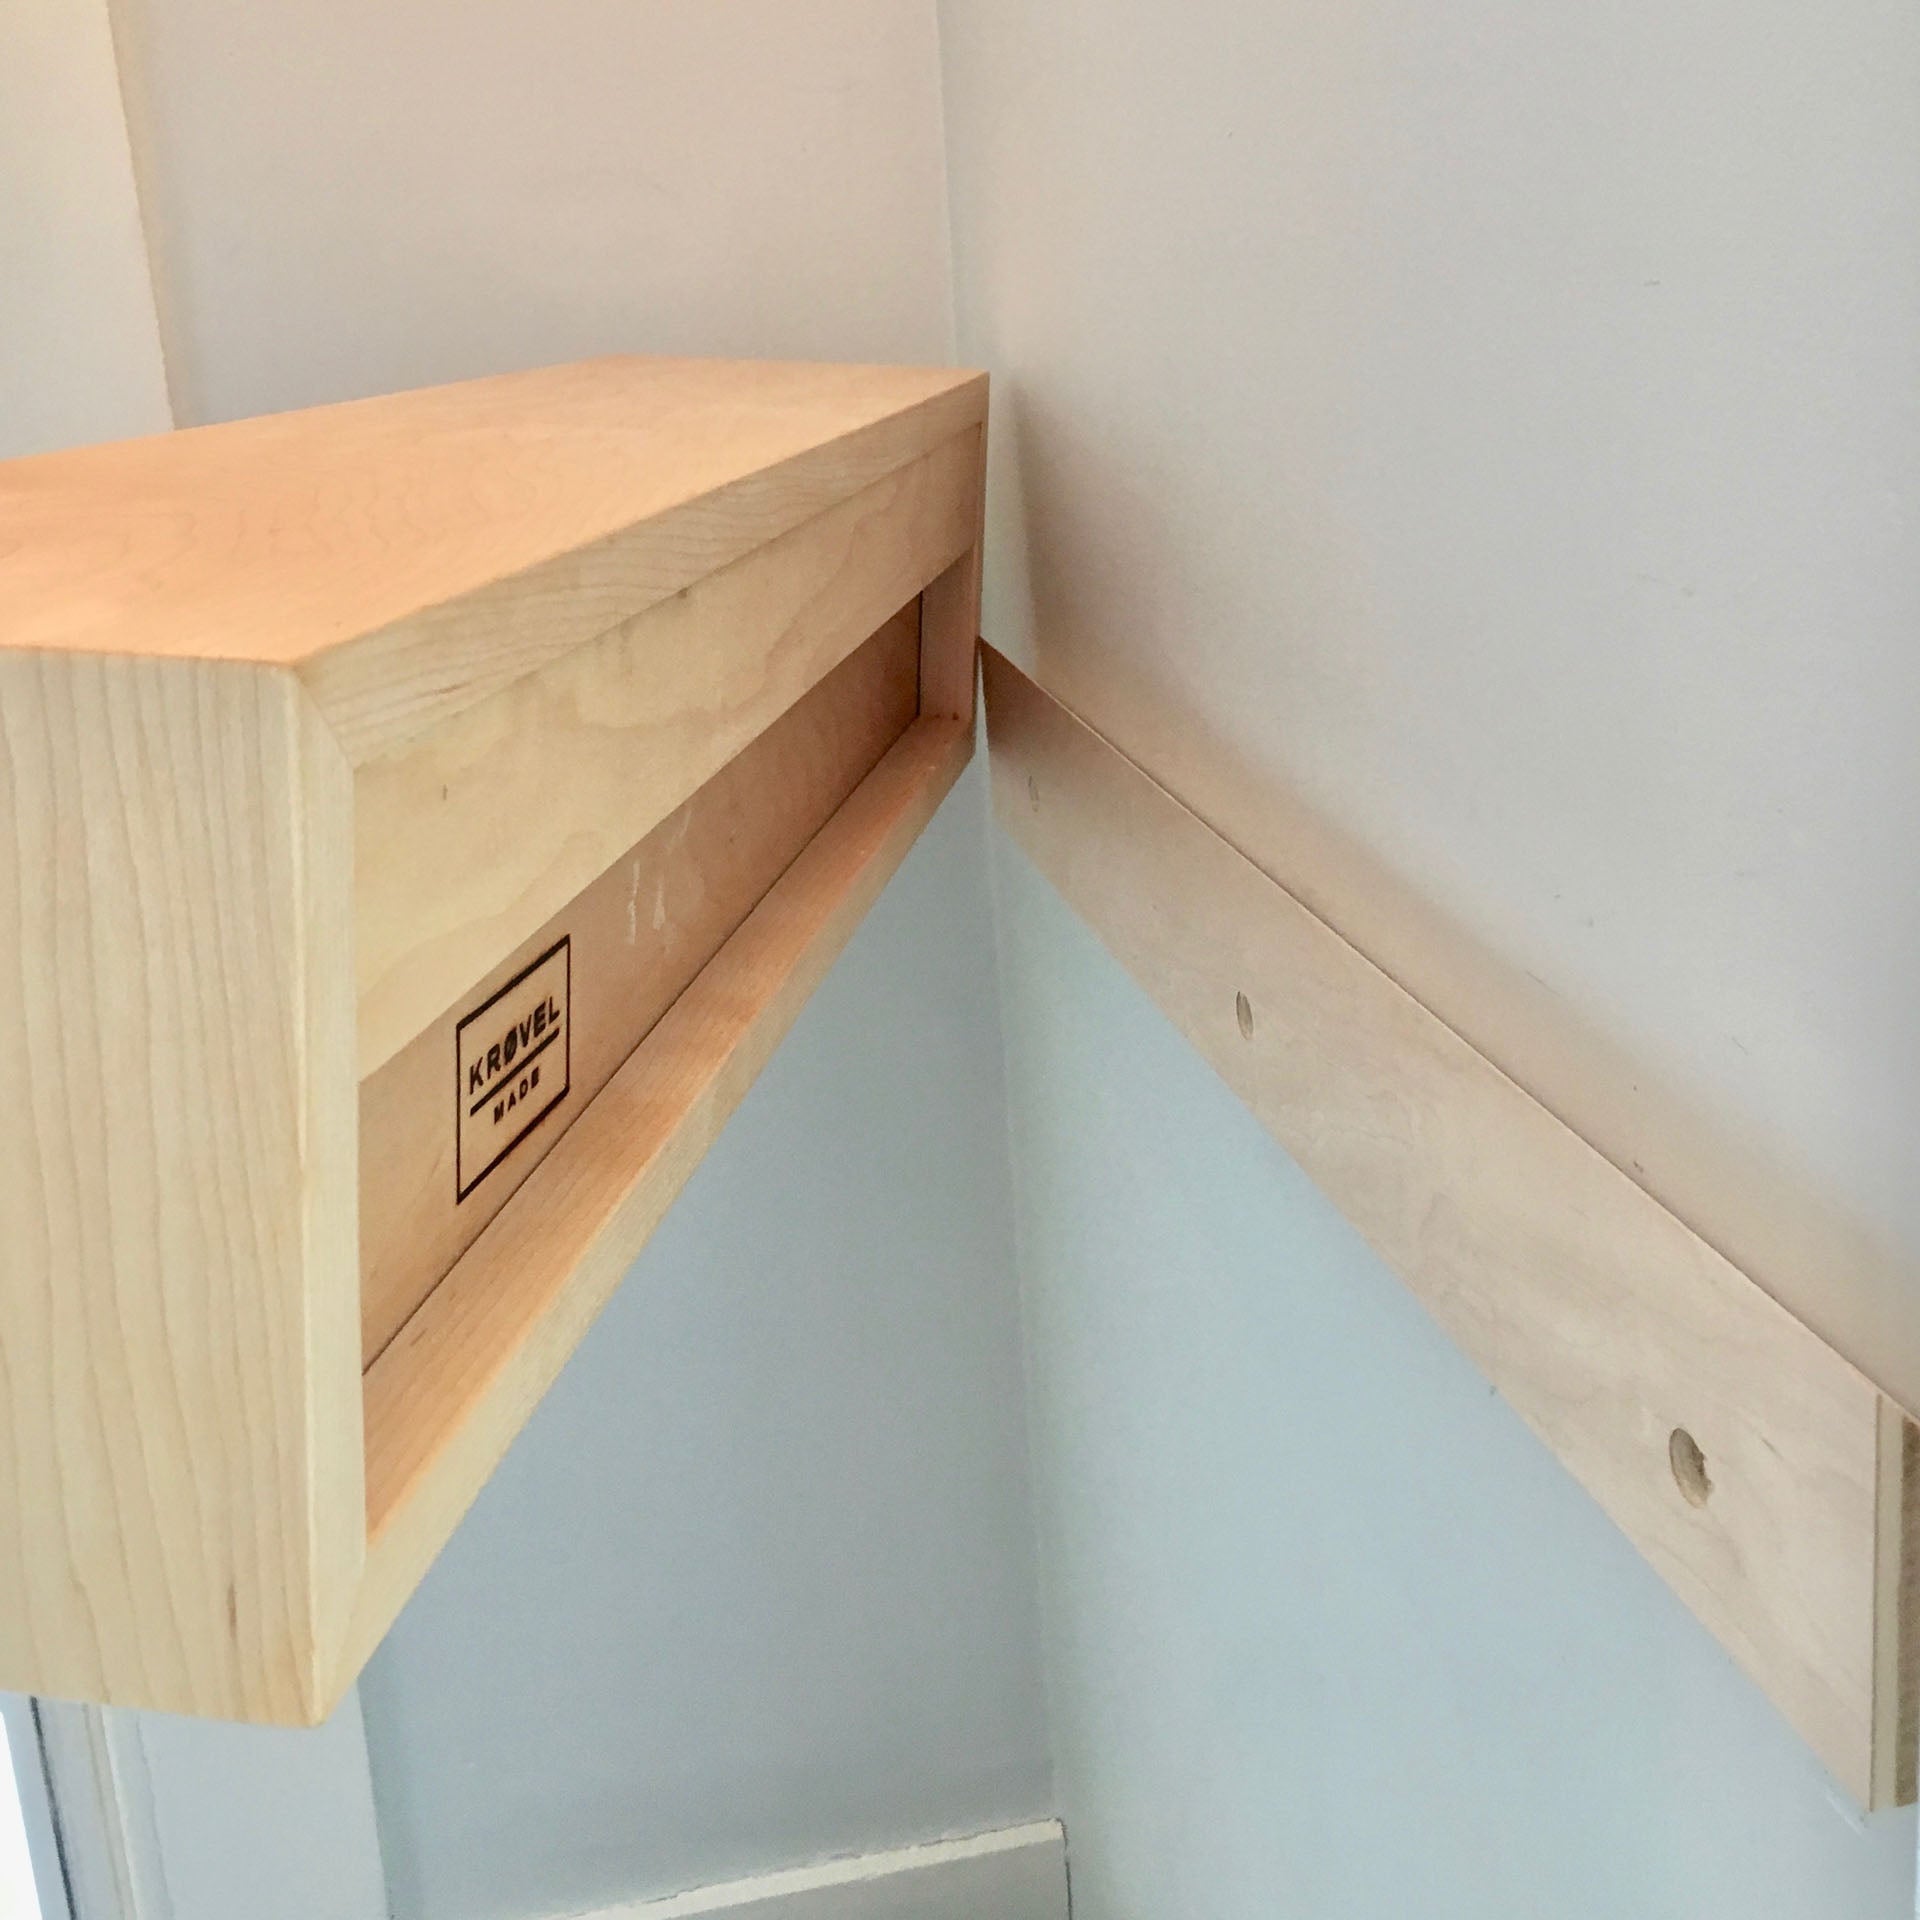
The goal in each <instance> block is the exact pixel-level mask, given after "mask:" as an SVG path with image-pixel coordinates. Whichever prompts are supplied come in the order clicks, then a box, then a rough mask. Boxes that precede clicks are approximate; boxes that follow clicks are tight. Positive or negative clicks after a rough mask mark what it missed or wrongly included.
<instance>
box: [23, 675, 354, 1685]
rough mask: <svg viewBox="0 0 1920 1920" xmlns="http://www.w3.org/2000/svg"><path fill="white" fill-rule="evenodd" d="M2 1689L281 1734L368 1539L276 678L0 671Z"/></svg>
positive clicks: (338, 1121)
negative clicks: (7, 1049)
mask: <svg viewBox="0 0 1920 1920" xmlns="http://www.w3.org/2000/svg"><path fill="white" fill-rule="evenodd" d="M0 794H3V795H4V807H3V808H0V996H4V999H5V1003H6V1004H7V1005H8V1006H9V1007H10V1008H12V1009H14V1010H15V1017H16V1027H15V1032H16V1036H17V1045H16V1049H15V1053H14V1057H13V1061H12V1066H11V1071H10V1073H9V1076H8V1081H9V1087H10V1094H9V1098H10V1101H11V1103H12V1108H11V1119H10V1123H9V1124H8V1125H7V1126H6V1128H5V1129H4V1130H0V1218H3V1219H4V1220H5V1223H6V1232H5V1236H4V1246H3V1247H0V1329H3V1332H0V1686H6V1687H12V1688H19V1689H22V1690H29V1689H30V1690H32V1691H34V1692H38V1693H51V1694H56V1695H76V1696H82V1697H85V1698H89V1699H94V1700H104V1701H109V1702H112V1703H114V1704H116V1705H123V1706H139V1707H158V1708H164V1709H167V1710H170V1711H176V1712H192V1713H208V1714H216V1715H222V1716H227V1717H234V1718H240V1717H245V1718H250V1719H260V1720H282V1721H299V1720H303V1719H307V1718H310V1717H312V1716H313V1714H314V1713H315V1712H317V1711H318V1709H319V1706H320V1703H321V1699H322V1696H323V1693H324V1692H325V1689H326V1686H327V1684H328V1682H329V1681H330V1678H331V1675H330V1673H329V1672H327V1671H326V1670H325V1669H326V1666H327V1662H326V1660H325V1658H324V1656H323V1654H322V1652H321V1649H322V1648H328V1649H330V1648H331V1647H332V1646H333V1645H334V1644H336V1643H337V1642H338V1640H339V1638H340V1635H341V1632H342V1630H343V1628H344V1625H345V1620H346V1614H347V1609H348V1606H349V1604H350V1601H351V1598H352V1594H353V1590H354V1585H355V1582H356V1579H357V1576H358V1572H359V1568H360V1565H361V1561H362V1557H363V1553H364V1517H363V1516H364V1494H363V1479H362V1469H361V1441H360V1434H359V1432H358V1430H357V1429H358V1421H357V1419H356V1410H357V1408H358V1406H359V1403H360V1388H359V1382H358V1377H357V1376H358V1357H359V1329H358V1325H357V1318H358V1316H357V1312H356V1302H355V1298H354V1290H353V1287H352V1272H353V1260H354V1254H355V1230H354V1186H355V1168H354V1165H353V1156H352V1151H351V1140H352V1124H353V1120H352V1103H353V1098H354V1083H353V1073H352V1064H351V1053H350V1051H343V1050H345V1049H350V1047H351V1044H352V1034H353V1007H352V994H351V987H350V982H349V980H348V978H347V977H346V975H345V974H344V972H343V970H342V968H341V967H340V965H339V963H338V954H337V951H336V943H337V940H338V932H339V929H340V928H341V927H343V926H344V925H345V924H346V920H345V914H346V909H347V871H348V870H347V861H348V844H347V818H348V811H347V810H348V770H347V767H346V763H345V761H344V760H343V759H342V758H341V756H340V754H339V752H338V750H337V749H336V748H335V747H334V745H333V742H332V741H331V740H330V739H329V738H327V736H326V733H325V730H324V728H323V727H322V726H321V725H320V724H319V722H318V720H317V718H316V716H315V715H314V714H313V712H312V709H311V707H310V704H309V703H308V702H307V700H306V698H305V696H304V695H303V694H302V693H301V691H300V688H299V686H298V684H297V682H295V681H294V680H293V679H292V678H291V677H290V676H289V675H286V674H284V673H275V672H269V671H263V670H260V669H256V668H250V667H243V666H224V665H214V666H201V667H190V668H189V667H182V666H178V665H175V664H171V663H169V664H167V665H164V666H163V665H156V664H154V663H146V662H139V661H101V660H91V659H87V658H84V657H80V656H67V657H61V656H57V655H54V656H34V655H30V654H21V653H7V654H5V655H0Z"/></svg>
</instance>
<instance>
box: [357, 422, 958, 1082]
mask: <svg viewBox="0 0 1920 1920" xmlns="http://www.w3.org/2000/svg"><path fill="white" fill-rule="evenodd" d="M979 493H980V471H979V463H978V436H977V435H976V434H972V433H969V434H966V435H962V436H960V437H959V438H957V439H954V440H950V441H948V442H946V443H944V444H943V445H942V446H940V447H937V448H936V449H935V450H934V451H933V452H932V453H930V454H929V455H927V456H926V457H925V458H923V459H921V460H918V461H915V462H914V463H913V464H912V465H910V466H907V467H903V468H901V469H899V470H898V471H896V472H895V473H893V474H890V475H889V476H887V478H885V479H884V480H881V481H879V482H877V483H876V484H875V485H873V486H871V487H868V488H865V489H864V490H862V491H861V492H859V493H858V494H855V495H854V496H853V497H851V498H850V499H847V500H845V501H843V502H841V503H840V504H838V505H837V506H835V507H833V508H831V509H829V510H828V511H827V512H826V513H824V514H821V515H818V516H816V517H815V518H814V519H812V520H810V521H808V522H806V523H805V524H804V525H802V526H800V527H797V528H795V529H793V530H792V531H791V532H789V533H787V534H785V535H782V536H781V537H780V538H778V539H776V540H774V541H771V542H770V543H768V544H767V545H766V546H764V547H761V548H759V549H757V550H756V551H755V552H753V553H752V554H750V555H748V556H747V557H745V558H743V559H741V560H739V561H737V562H735V563H734V564H733V565H732V566H729V567H726V568H723V569H722V570H721V571H719V572H718V573H715V574H713V575H710V576H709V577H708V578H706V579H704V580H701V581H700V582H698V583H697V584H696V585H694V586H692V587H690V588H688V589H687V590H686V591H685V592H683V593H681V594H677V595H675V596H674V597H673V598H672V599H670V600H668V601H666V602H664V603H662V604H660V605H657V606H655V607H653V608H652V609H650V610H649V611H648V612H647V613H645V614H643V615H642V616H640V617H639V618H638V619H635V620H632V621H629V622H627V623H626V624H624V625H622V626H620V627H618V628H616V629H614V630H613V631H612V632H610V633H606V634H603V635H601V636H600V637H598V638H597V639H595V640H593V641H592V642H590V643H589V644H587V645H584V646H581V647H577V648H575V649H574V651H573V652H571V653H570V654H568V655H567V656H566V657H565V658H564V659H560V660H556V661H554V662H552V663H551V664H550V665H548V666H547V667H546V668H544V669H543V670H542V671H541V672H539V673H537V674H532V675H529V676H527V677H526V678H523V679H521V680H518V681H516V682H515V683H514V684H513V685H511V686H508V687H504V688H502V689H500V690H499V691H498V692H496V693H494V694H493V695H492V696H491V697H490V698H488V699H486V700H484V701H480V702H478V703H476V704H474V705H472V706H470V707H468V708H466V709H465V710H464V711H462V712H461V713H460V714H458V715H457V716H455V717H454V718H452V719H450V720H447V721H445V722H443V723H442V724H441V725H439V726H438V727H436V728H435V729H434V730H433V732H432V733H430V734H427V735H423V736H421V737H420V738H419V739H417V740H415V741H412V742H410V743H409V744H408V745H407V746H405V747H403V748H400V749H397V750H395V751H393V752H391V753H387V754H383V755H382V756H380V757H379V758H377V759H375V760H371V761H368V762H366V763H365V764H363V765H362V766H360V767H359V768H358V769H357V771H356V775H355V781H354V804H355V847H356V853H355V865H354V877H355V939H356V952H357V954H358V964H359V974H360V1071H361V1073H362V1074H363V1075H364V1074H368V1073H371V1072H373V1071H374V1070H375V1069H376V1068H377V1067H378V1066H380V1065H381V1063H382V1062H383V1061H385V1060H387V1059H390V1058H391V1057H392V1055H393V1054H394V1053H395V1052H397V1051H398V1050H399V1048H400V1047H402V1046H403V1045H405V1044H406V1042H407V1041H409V1040H411V1039H412V1038H413V1036H414V1035H415V1034H417V1033H418V1032H419V1031H420V1030H421V1029H422V1027H424V1026H425V1025H426V1024H427V1023H428V1022H429V1021H430V1020H432V1019H434V1018H435V1017H436V1016H437V1015H438V1014H439V1013H440V1011H441V1009H442V1008H444V1007H446V1006H447V1005H448V1004H449V1003H450V1002H451V1001H452V1000H453V999H455V998H456V997H457V996H459V995H461V994H464V993H465V992H466V991H467V989H468V988H469V987H470V986H471V985H472V984H473V982H474V981H475V980H476V979H478V978H479V976H480V974H481V973H482V972H484V971H485V970H486V969H487V968H488V967H490V966H492V965H493V964H494V962H495V961H496V960H497V959H498V957H499V956H500V955H501V954H502V953H503V952H505V951H506V950H507V949H509V948H511V947H514V946H517V945H519V943H520V942H521V941H523V940H524V939H526V938H527V936H528V935H529V934H530V933H531V932H532V931H533V929H534V928H536V927H538V926H539V925H540V924H541V923H542V922H543V921H545V920H546V919H548V918H549V917H550V916H551V915H552V914H553V913H555V912H557V911H558V910H559V908H560V907H561V906H563V905H564V904H565V903H566V902H567V901H568V900H570V899H572V898H573V897H574V895H575V894H577V893H578V892H579V891H580V890H581V889H582V888H583V887H584V886H586V885H587V884H588V882H589V881H591V880H592V879H593V878H594V876H595V875H596V874H598V873H600V872H602V871H603V870H604V869H605V868H606V867H607V866H608V865H609V864H610V863H611V862H613V861H614V860H616V859H618V858H619V857H620V855H621V854H622V853H623V852H624V851H625V850H626V849H627V848H628V847H630V846H631V845H632V844H633V843H634V842H635V841H636V840H637V839H639V838H640V836H641V835H642V834H644V833H647V832H648V831H650V830H651V829H652V828H653V827H655V826H656V825H658V823H659V822H660V821H661V820H662V819H664V818H665V817H666V816H667V814H669V813H670V812H671V811H672V810H673V809H674V808H675V807H677V806H678V805H679V804H680V803H681V802H682V801H683V800H685V799H686V797H687V796H688V795H689V794H690V793H692V792H693V791H694V789H695V788H697V787H698V786H699V785H700V784H701V782H702V781H704V780H706V779H708V778H709V777H710V776H711V775H712V774H713V773H714V772H715V771H716V770H717V769H718V768H720V767H722V766H724V765H725V764H726V762H727V761H728V760H729V759H731V758H732V757H733V756H734V755H735V754H736V753H738V752H739V751H740V749H741V748H742V747H743V746H745V745H746V743H747V742H748V741H750V740H751V739H753V738H754V737H755V735H757V734H758V733H760V732H761V731H762V730H763V729H764V728H765V727H767V726H768V725H769V724H770V723H771V722H772V721H773V720H774V719H775V718H777V717H778V716H779V715H780V714H781V713H782V712H784V711H785V710H786V709H787V708H788V707H789V706H790V705H791V704H792V703H793V702H794V701H795V700H796V699H798V698H799V696H800V695H801V694H803V693H804V692H805V691H806V690H807V688H808V687H810V686H811V685H813V684H814V682H815V681H817V680H818V679H819V678H820V676H821V675H822V674H824V673H826V672H827V671H828V670H829V669H831V668H832V667H833V666H835V665H836V664H837V663H838V662H839V661H840V660H842V659H843V658H845V656H846V655H847V654H848V653H849V652H850V651H851V650H852V649H853V648H854V647H855V646H857V645H858V644H859V643H860V642H861V641H862V640H863V639H865V637H866V636H867V635H868V634H870V633H871V632H872V631H873V629H874V628H875V626H877V625H878V624H879V622H880V621H882V620H884V619H885V618H887V616H888V615H890V614H891V613H892V612H893V611H894V610H895V609H896V608H898V607H899V606H900V605H901V604H902V603H903V602H904V601H906V600H907V599H909V598H911V597H912V596H913V595H915V594H916V593H918V592H919V590H920V588H921V587H922V586H923V585H924V584H925V583H926V582H928V581H929V580H932V579H933V578H934V577H935V575H937V574H939V573H940V572H941V570H942V569H943V568H945V567H947V566H948V565H949V563H951V562H952V561H953V560H954V559H955V558H956V557H957V556H959V555H960V554H961V553H962V552H963V551H964V550H965V548H966V546H967V543H968V542H969V540H971V539H972V538H973V535H974V528H975V526H976V523H977V516H978V512H979Z"/></svg>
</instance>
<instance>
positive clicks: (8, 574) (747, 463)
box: [0, 359, 987, 763]
mask: <svg viewBox="0 0 1920 1920" xmlns="http://www.w3.org/2000/svg"><path fill="white" fill-rule="evenodd" d="M986 384H987V383H986V379H985V376H984V375H981V374H976V373H962V372H955V371H953V370H951V369H947V368H917V367H848V366H825V365H815V364H809V363H755V362H745V361H727V360H649V359H612V360H593V361H584V362H581V363H579V364H577V365H572V366H562V367H543V368H540V369H537V370H535V371H532V372H528V373H514V374H503V375H498V376H496V377H494V378H491V379H486V380H471V381H464V382H461V383H458V384H456V385H452V386H445V387H429V388H424V389H421V390H420V391H417V392H412V393H401V394H391V395H386V396H383V397H381V398H379V399H376V400H360V401H352V402H349V403H347V404H345V405H342V406H334V407H316V408H311V409H308V410H306V411H304V412H300V413H285V414H273V415H268V416H266V417H264V418H261V419H256V420H240V421H234V422H232V423H230V424H228V425H224V426H216V427H197V428H194V429H192V430H191V431H188V432H185V433H177V434H168V435H164V436H160V437H157V438H154V439H149V440H132V441H125V442H121V443H118V444H116V445H113V446H108V447H89V448H82V449H79V450H77V451H74V452H70V453H57V454H45V455H41V456H38V457H36V458H33V459H30V460H18V461H12V462H9V463H7V464H5V465H0V555H4V565H3V566H0V633H4V634H5V635H6V636H7V644H8V645H9V646H12V647H17V648H33V649H36V650H39V651H74V652H82V653H94V654H110V653H133V654H138V655H140V656H142V657H145V658H156V657H169V658H180V659H202V660H205V659H222V660H248V661H256V662H261V663H265V664H272V665H281V666H291V667H295V668H297V669H298V671H299V672H300V675H301V677H302V678H303V679H304V680H305V681H306V683H307V685H308V687H309V689H310V690H311V692H312V693H313V696H314V699H315V701H316V703H317V704H318V706H319V708H320V711H321V713H322V714H323V715H324V716H325V718H326V720H327V722H328V724H329V726H330V727H331V728H332V729H333V731H334V733H335V735H336V737H337V738H338V739H339V741H340V743H341V746H342V748H343V749H344V751H345V752H346V754H347V757H348V758H349V759H350V760H352V761H354V762H356V763H357V762H359V761H360V760H363V759H366V758H368V757H370V756H371V755H373V754H375V753H379V752H381V751H384V750H386V749H387V748H390V747H392V746H394V745H396V744H397V743H398V742H399V741H401V740H404V739H407V738H410V737H412V736H413V735H415V734H418V733H421V732H424V731H425V730H426V729H427V728H429V727H431V726H434V725H437V724H438V723H439V722H440V721H442V720H444V719H446V718H448V717H449V716H450V715H451V714H453V713H455V712H457V711H458V710H459V709H460V708H461V707H463V706H467V705H470V704H471V703H472V702H473V701H475V700H478V699H482V698H484V697H485V696H486V695H487V694H488V693H491V692H493V691H494V690H495V689H497V688H499V687H502V686H505V685H506V684H507V683H508V682H509V681H513V680H518V679H520V678H522V677H523V676H524V675H526V674H528V673H531V672H533V671H535V670H537V669H538V668H539V667H541V666H543V665H545V664H546V662H548V661H549V660H552V659H555V658H557V657H558V656H559V655H561V654H563V653H566V652H568V651H570V650H571V649H572V648H574V647H576V646H578V645H579V644H580V643H581V642H582V641H585V640H589V639H592V638H593V637H594V636H595V635H596V634H600V633H604V632H606V631H607V630H608V629H609V628H611V627H614V626H616V625H618V624H619V622H621V621H622V620H629V619H631V618H632V617H633V616H634V615H635V614H637V613H640V612H643V611H644V610H645V609H646V608H647V607H649V606H651V605H653V604H654V603H655V602H657V601H659V600H663V599H665V598H666V597H667V596H668V595H670V594H674V593H678V592H679V591H680V590H681V589H682V588H683V587H686V586H690V585H691V584H692V583H693V582H694V581H696V580H700V579H704V578H705V577H706V576H707V575H708V574H710V573H713V572H716V571H717V570H718V569H719V568H721V567H723V566H726V565H728V564H730V563H731V562H732V561H734V560H737V559H739V558H740V556H741V555H742V554H745V553H748V552H751V551H752V550H753V549H754V548H755V547H758V546H763V545H765V544H766V543H767V542H768V541H769V540H772V539H775V538H777V537H778V536H779V535H780V534H783V533H785V532H787V531H789V530H790V529H791V528H793V527H796V526H799V525H800V524H801V523H802V522H803V521H806V520H810V519H812V518H814V516H815V515H817V514H820V513H823V512H825V511H826V509H827V508H829V507H831V506H833V505H835V504H836V503H837V502H839V501H841V500H844V499H845V498H847V497H848V495H850V494H853V493H857V492H859V491H860V489H861V488H862V487H865V486H867V485H869V484H870V483H871V482H873V481H875V480H878V479H880V478H881V477H882V476H884V475H886V474H888V473H891V472H893V471H894V470H895V469H896V468H898V467H902V466H905V465H907V464H909V463H910V462H911V461H913V460H915V459H918V458H919V457H920V456H921V455H923V454H926V453H929V452H931V451H932V450H933V449H934V448H935V447H937V446H939V445H941V444H942V443H943V442H945V441H947V440H950V439H952V438H953V437H954V436H955V435H957V434H963V433H968V432H971V431H973V430H974V429H977V428H978V426H979V425H980V422H981V421H982V420H983V419H984V418H985V414H986Z"/></svg>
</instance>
